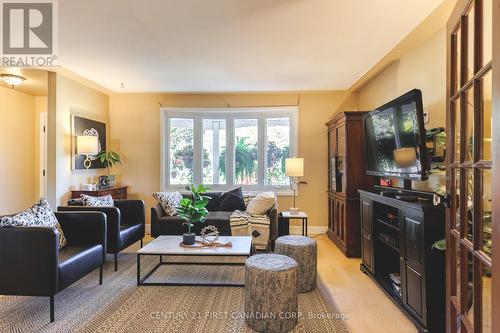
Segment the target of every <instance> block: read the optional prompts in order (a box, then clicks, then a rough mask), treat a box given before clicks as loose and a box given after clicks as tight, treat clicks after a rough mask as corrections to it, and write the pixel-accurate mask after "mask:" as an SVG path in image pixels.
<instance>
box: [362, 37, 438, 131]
mask: <svg viewBox="0 0 500 333" xmlns="http://www.w3.org/2000/svg"><path fill="white" fill-rule="evenodd" d="M445 33H446V32H445V29H444V27H443V28H442V29H441V30H439V31H438V32H437V33H436V34H435V35H434V36H432V37H431V38H430V39H428V40H427V41H425V42H424V43H422V44H421V45H420V46H418V47H417V48H414V49H411V50H409V51H408V52H407V53H406V54H405V55H403V56H402V57H401V58H400V59H399V60H398V61H396V62H394V63H393V64H392V65H390V66H389V67H387V68H386V69H385V70H383V71H382V72H381V73H380V74H378V75H377V76H376V77H374V78H373V79H372V80H371V81H369V82H368V83H367V84H365V85H364V86H362V87H361V88H360V89H358V90H357V91H356V95H357V102H358V107H359V109H360V110H372V109H374V108H376V107H378V106H381V105H383V104H384V103H387V102H389V101H391V100H392V99H394V98H396V97H398V96H400V95H402V94H404V93H406V92H408V91H410V90H412V89H414V88H418V89H420V90H422V96H423V103H424V109H426V110H427V111H428V113H429V124H426V127H427V128H432V127H438V126H443V127H445V123H446V102H445V100H446V38H445Z"/></svg>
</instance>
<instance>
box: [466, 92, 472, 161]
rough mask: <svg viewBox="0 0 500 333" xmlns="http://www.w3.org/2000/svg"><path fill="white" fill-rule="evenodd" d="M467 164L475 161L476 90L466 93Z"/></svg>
mask: <svg viewBox="0 0 500 333" xmlns="http://www.w3.org/2000/svg"><path fill="white" fill-rule="evenodd" d="M464 160H465V161H467V162H472V161H474V89H469V90H467V92H466V93H465V156H464Z"/></svg>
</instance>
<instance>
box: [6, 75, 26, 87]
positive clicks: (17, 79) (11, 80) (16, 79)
mask: <svg viewBox="0 0 500 333" xmlns="http://www.w3.org/2000/svg"><path fill="white" fill-rule="evenodd" d="M0 77H1V78H2V80H4V81H5V83H7V84H8V85H9V86H10V87H11V88H12V89H14V88H15V87H17V86H18V85H20V84H21V83H23V81H24V80H26V79H25V78H24V77H22V76H19V75H14V74H1V75H0Z"/></svg>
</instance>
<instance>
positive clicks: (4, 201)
mask: <svg viewBox="0 0 500 333" xmlns="http://www.w3.org/2000/svg"><path fill="white" fill-rule="evenodd" d="M0 156H1V157H0V215H2V214H10V213H15V212H18V211H21V210H24V209H26V208H28V207H29V206H30V205H32V204H33V203H34V201H35V200H36V189H37V187H36V182H35V98H34V97H33V96H31V95H28V94H25V93H22V92H19V91H16V90H15V89H10V88H4V87H0Z"/></svg>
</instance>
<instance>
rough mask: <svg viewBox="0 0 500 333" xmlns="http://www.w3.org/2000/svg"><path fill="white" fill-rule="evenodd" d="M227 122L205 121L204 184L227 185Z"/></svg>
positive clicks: (219, 120)
mask: <svg viewBox="0 0 500 333" xmlns="http://www.w3.org/2000/svg"><path fill="white" fill-rule="evenodd" d="M226 160H227V152H226V120H225V119H203V167H202V170H203V171H202V172H203V184H225V183H226Z"/></svg>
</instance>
